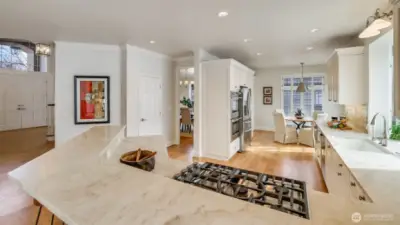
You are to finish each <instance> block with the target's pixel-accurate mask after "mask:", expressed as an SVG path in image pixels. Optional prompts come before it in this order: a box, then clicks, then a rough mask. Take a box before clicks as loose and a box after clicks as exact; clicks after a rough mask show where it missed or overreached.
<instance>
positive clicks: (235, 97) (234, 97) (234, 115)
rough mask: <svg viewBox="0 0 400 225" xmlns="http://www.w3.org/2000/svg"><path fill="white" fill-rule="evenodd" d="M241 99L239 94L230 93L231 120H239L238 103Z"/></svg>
mask: <svg viewBox="0 0 400 225" xmlns="http://www.w3.org/2000/svg"><path fill="white" fill-rule="evenodd" d="M240 99H241V95H240V92H231V119H232V120H235V119H239V118H240V110H239V101H240Z"/></svg>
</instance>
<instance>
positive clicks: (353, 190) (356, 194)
mask: <svg viewBox="0 0 400 225" xmlns="http://www.w3.org/2000/svg"><path fill="white" fill-rule="evenodd" d="M349 185H350V197H351V199H352V200H353V201H355V202H357V201H363V202H372V200H371V198H370V197H369V196H368V194H367V193H366V192H365V191H364V189H362V187H361V185H360V184H359V183H358V182H357V180H356V179H355V178H354V177H353V175H350V184H349Z"/></svg>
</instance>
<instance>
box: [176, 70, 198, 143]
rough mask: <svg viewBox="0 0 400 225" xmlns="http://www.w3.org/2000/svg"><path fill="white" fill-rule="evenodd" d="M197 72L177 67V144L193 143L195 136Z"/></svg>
mask: <svg viewBox="0 0 400 225" xmlns="http://www.w3.org/2000/svg"><path fill="white" fill-rule="evenodd" d="M194 74H195V71H194V67H192V66H182V67H177V70H176V84H175V86H176V101H177V103H178V104H176V112H177V114H176V118H177V126H176V140H175V142H176V144H178V145H179V144H180V143H181V142H185V143H187V142H192V143H193V139H194V136H195V133H194V120H195V119H196V115H195V113H194V104H195V102H194V90H195V81H194V80H195V75H194Z"/></svg>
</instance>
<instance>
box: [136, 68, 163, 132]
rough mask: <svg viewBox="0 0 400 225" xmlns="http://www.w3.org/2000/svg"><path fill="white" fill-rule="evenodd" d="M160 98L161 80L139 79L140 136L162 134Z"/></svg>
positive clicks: (144, 77)
mask: <svg viewBox="0 0 400 225" xmlns="http://www.w3.org/2000/svg"><path fill="white" fill-rule="evenodd" d="M161 98H162V96H161V79H160V78H157V77H147V76H142V77H140V87H139V103H140V106H139V108H140V109H139V111H140V113H139V115H140V125H139V135H140V136H145V135H159V134H162V125H161V123H162V113H161V104H162V101H161Z"/></svg>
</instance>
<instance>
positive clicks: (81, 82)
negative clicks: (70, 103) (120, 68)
mask: <svg viewBox="0 0 400 225" xmlns="http://www.w3.org/2000/svg"><path fill="white" fill-rule="evenodd" d="M110 116H111V114H110V77H109V76H82V75H76V76H74V119H75V124H101V123H104V124H107V123H110Z"/></svg>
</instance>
